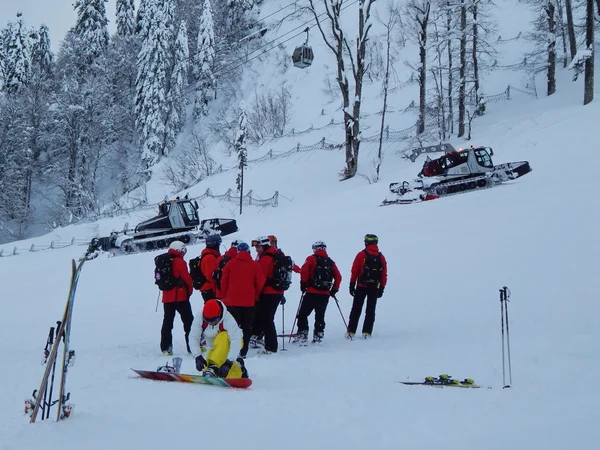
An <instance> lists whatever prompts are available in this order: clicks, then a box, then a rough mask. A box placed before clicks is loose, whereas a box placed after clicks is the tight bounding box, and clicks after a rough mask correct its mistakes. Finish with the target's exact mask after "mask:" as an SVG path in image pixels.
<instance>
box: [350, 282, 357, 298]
mask: <svg viewBox="0 0 600 450" xmlns="http://www.w3.org/2000/svg"><path fill="white" fill-rule="evenodd" d="M355 293H356V283H353V282H350V295H351V296H352V297H354V294H355Z"/></svg>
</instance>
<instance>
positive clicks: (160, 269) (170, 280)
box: [154, 253, 179, 291]
mask: <svg viewBox="0 0 600 450" xmlns="http://www.w3.org/2000/svg"><path fill="white" fill-rule="evenodd" d="M173 258H175V256H174V255H171V254H170V253H163V254H162V255H158V256H156V257H155V258H154V284H156V285H157V286H158V289H160V290H161V291H170V290H171V289H173V288H174V287H176V286H177V285H178V284H179V279H178V278H175V277H174V276H173Z"/></svg>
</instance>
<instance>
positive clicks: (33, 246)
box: [15, 244, 35, 255]
mask: <svg viewBox="0 0 600 450" xmlns="http://www.w3.org/2000/svg"><path fill="white" fill-rule="evenodd" d="M15 250H17V247H15ZM29 251H30V252H35V244H31V248H30V249H29ZM16 254H17V252H16V251H15V255H16Z"/></svg>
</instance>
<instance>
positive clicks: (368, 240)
mask: <svg viewBox="0 0 600 450" xmlns="http://www.w3.org/2000/svg"><path fill="white" fill-rule="evenodd" d="M378 243H379V238H378V237H377V236H376V235H375V234H365V245H371V244H378Z"/></svg>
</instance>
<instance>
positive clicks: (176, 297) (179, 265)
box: [162, 249, 194, 303]
mask: <svg viewBox="0 0 600 450" xmlns="http://www.w3.org/2000/svg"><path fill="white" fill-rule="evenodd" d="M169 254H170V255H173V256H175V257H174V258H173V276H174V277H175V278H179V279H180V280H181V281H183V283H184V284H182V285H181V286H177V287H174V288H173V289H171V290H168V291H163V295H162V302H163V303H173V302H185V301H187V300H189V299H190V296H191V295H192V292H193V291H194V288H193V287H192V277H191V276H190V273H189V272H188V265H187V264H186V262H185V260H184V259H183V255H182V254H181V253H179V252H178V251H177V250H171V249H169Z"/></svg>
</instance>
